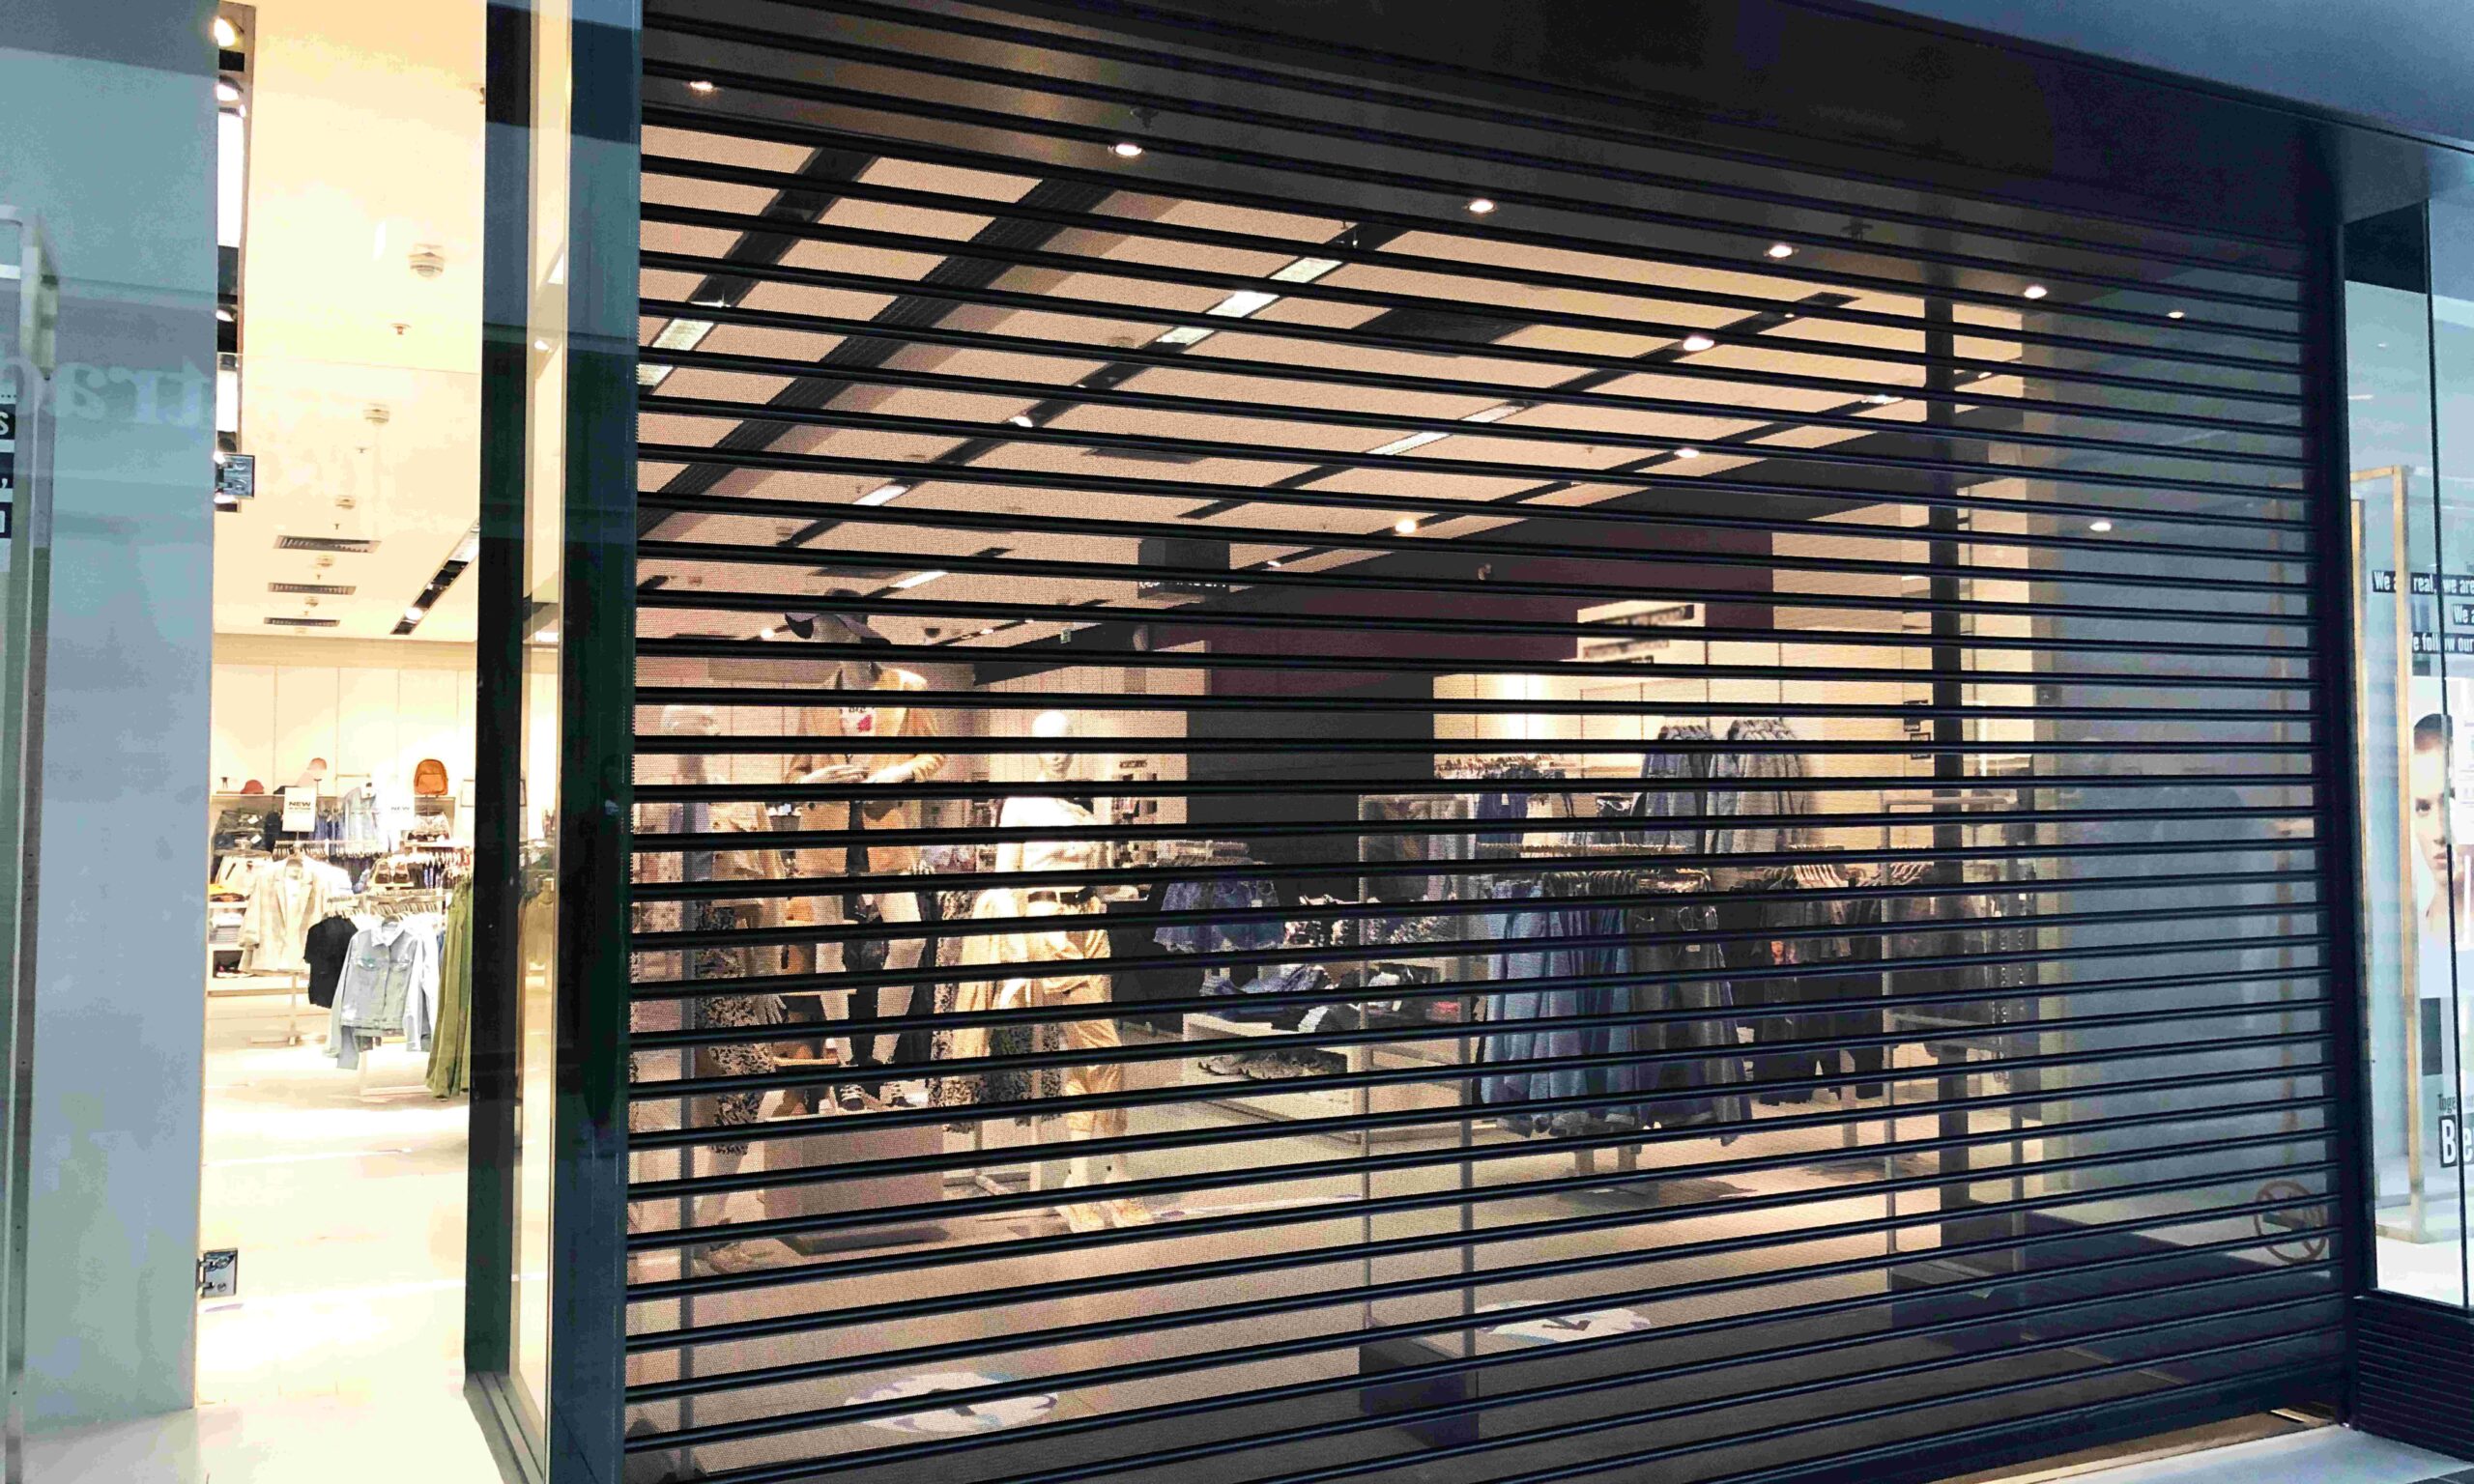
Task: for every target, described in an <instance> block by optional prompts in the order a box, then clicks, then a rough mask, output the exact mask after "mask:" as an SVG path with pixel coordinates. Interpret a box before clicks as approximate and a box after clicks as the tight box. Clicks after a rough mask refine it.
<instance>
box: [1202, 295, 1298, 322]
mask: <svg viewBox="0 0 2474 1484" xmlns="http://www.w3.org/2000/svg"><path fill="white" fill-rule="evenodd" d="M1279 302H1280V296H1279V295H1277V294H1271V293H1266V292H1264V291H1263V290H1261V289H1239V290H1238V291H1237V292H1236V293H1234V294H1231V295H1229V296H1228V297H1227V298H1226V299H1223V300H1221V301H1220V302H1218V303H1216V304H1214V305H1212V306H1211V307H1210V308H1208V309H1205V310H1204V311H1203V313H1205V314H1216V315H1218V316H1220V317H1221V318H1222V319H1223V320H1242V319H1244V318H1245V317H1246V316H1248V315H1250V314H1251V313H1253V312H1254V311H1255V310H1257V309H1266V308H1269V307H1270V306H1272V305H1273V304H1277V303H1279Z"/></svg>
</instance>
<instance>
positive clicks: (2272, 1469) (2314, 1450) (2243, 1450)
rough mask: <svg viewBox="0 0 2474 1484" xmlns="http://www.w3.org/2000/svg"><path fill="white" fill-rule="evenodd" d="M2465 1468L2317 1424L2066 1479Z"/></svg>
mask: <svg viewBox="0 0 2474 1484" xmlns="http://www.w3.org/2000/svg"><path fill="white" fill-rule="evenodd" d="M2466 1469H2467V1465H2466V1464H2465V1463H2464V1462H2463V1461H2461V1460H2458V1459H2452V1458H2447V1457H2443V1456H2442V1455H2440V1454H2437V1453H2427V1452H2425V1451H2423V1450H2422V1449H2420V1448H2409V1447H2407V1446H2405V1445H2404V1444H2403V1443H2402V1442H2390V1441H2388V1440H2386V1439H2384V1438H2373V1437H2370V1436H2368V1435H2366V1434H2362V1433H2357V1432H2354V1431H2352V1430H2351V1429H2348V1428H2342V1427H2322V1428H2316V1429H2314V1430H2313V1431H2310V1432H2307V1433H2293V1434H2289V1435H2287V1436H2286V1437H2283V1438H2263V1439H2260V1440H2259V1441H2256V1442H2238V1443H2234V1444H2232V1445H2231V1446H2229V1447H2223V1448H2211V1449H2208V1450H2207V1451H2205V1452H2202V1453H2186V1454H2183V1455H2181V1456H2180V1457H2177V1458H2167V1459H2158V1460H2155V1461H2153V1462H2149V1463H2140V1464H2127V1465H2123V1466H2121V1467H2119V1468H2114V1469H2105V1470H2097V1471H2095V1472H2092V1473H2081V1474H2076V1475H2073V1476H2071V1480H2070V1484H2426V1481H2429V1480H2435V1479H2446V1478H2453V1476H2454V1475H2456V1474H2457V1473H2459V1472H2460V1471H2464V1470H2466Z"/></svg>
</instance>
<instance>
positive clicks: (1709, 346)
mask: <svg viewBox="0 0 2474 1484" xmlns="http://www.w3.org/2000/svg"><path fill="white" fill-rule="evenodd" d="M1683 348H1684V349H1685V350H1687V351H1713V350H1716V349H1717V348H1718V342H1717V341H1715V340H1712V339H1711V338H1710V337H1709V336H1708V335H1686V336H1684V337H1683Z"/></svg>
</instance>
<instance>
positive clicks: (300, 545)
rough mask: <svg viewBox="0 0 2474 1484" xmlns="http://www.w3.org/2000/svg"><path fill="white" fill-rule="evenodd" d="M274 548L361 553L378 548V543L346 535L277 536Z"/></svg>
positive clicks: (292, 550)
mask: <svg viewBox="0 0 2474 1484" xmlns="http://www.w3.org/2000/svg"><path fill="white" fill-rule="evenodd" d="M274 549H275V550H276V551H278V552H352V553H355V554H360V553H365V552H374V551H376V550H378V543H377V542H375V541H357V540H353V539H351V538H348V537H345V536H277V537H275V538H274Z"/></svg>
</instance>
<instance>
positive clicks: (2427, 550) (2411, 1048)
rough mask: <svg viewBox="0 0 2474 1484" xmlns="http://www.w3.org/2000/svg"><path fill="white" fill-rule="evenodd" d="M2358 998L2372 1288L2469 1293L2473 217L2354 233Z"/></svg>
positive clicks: (2383, 220) (2453, 204)
mask: <svg viewBox="0 0 2474 1484" xmlns="http://www.w3.org/2000/svg"><path fill="white" fill-rule="evenodd" d="M2347 246H2348V258H2347V261H2348V265H2349V267H2348V278H2349V280H2350V281H2349V282H2348V283H2347V284H2346V286H2345V288H2346V312H2347V320H2348V324H2347V330H2348V357H2349V365H2348V368H2347V372H2348V381H2349V384H2350V385H2351V388H2352V389H2351V390H2350V391H2349V393H2348V405H2349V412H2350V414H2351V424H2352V426H2351V428H2350V435H2351V452H2352V461H2353V464H2354V473H2353V477H2352V493H2353V500H2352V511H2353V520H2354V533H2355V550H2354V575H2355V580H2356V584H2357V591H2358V597H2359V602H2360V604H2361V608H2360V612H2359V616H2358V619H2357V623H2356V629H2355V634H2354V645H2355V655H2356V663H2357V667H2358V674H2359V698H2360V699H2359V711H2360V716H2361V727H2362V733H2361V736H2362V750H2361V757H2362V768H2363V781H2364V800H2365V804H2364V810H2363V843H2364V850H2363V877H2364V907H2365V917H2364V921H2365V933H2366V938H2365V960H2366V977H2365V992H2366V997H2367V1002H2368V1008H2369V1012H2370V1013H2369V1017H2368V1018H2369V1024H2368V1029H2369V1032H2370V1039H2371V1084H2370V1095H2371V1099H2372V1117H2371V1123H2372V1133H2373V1185H2374V1199H2375V1203H2376V1212H2377V1222H2378V1228H2379V1235H2380V1237H2381V1239H2382V1240H2381V1241H2380V1243H2379V1248H2378V1272H2377V1279H2378V1283H2379V1285H2380V1286H2381V1287H2382V1288H2386V1289H2390V1290H2392V1291H2397V1292H2402V1293H2406V1294H2411V1295H2416V1296H2419V1297H2423V1298H2428V1299H2437V1300H2439V1301H2441V1302H2444V1303H2448V1304H2452V1305H2462V1304H2463V1303H2464V1302H2465V1301H2466V1293H2467V1289H2466V1277H2465V1269H2464V1260H2465V1259H2464V1233H2465V1211H2464V1175H2463V1171H2464V1166H2465V1159H2466V1148H2465V1141H2466V1134H2467V1131H2468V1127H2469V1125H2468V1119H2467V1108H2466V1103H2465V1092H2466V1089H2465V1077H2464V1070H2463V1068H2464V1058H2465V1052H2466V1048H2467V1046H2468V1045H2469V1043H2474V1017H2469V1014H2468V1004H2467V996H2466V990H2467V988H2468V985H2467V984H2466V971H2467V968H2468V957H2467V949H2468V945H2469V943H2474V902H2469V899H2468V896H2467V893H2468V891H2469V890H2474V870H2469V869H2468V867H2469V862H2468V859H2467V857H2466V855H2465V849H2466V842H2468V841H2469V840H2474V829H2470V828H2469V820H2468V818H2467V815H2466V810H2467V808H2468V806H2469V804H2474V736H2469V735H2468V733H2467V731H2466V728H2467V727H2468V725H2469V718H2474V694H2469V692H2468V691H2467V689H2466V687H2467V685H2468V682H2469V681H2474V555H2469V554H2474V485H2469V484H2468V482H2467V477H2468V476H2467V472H2466V471H2467V468H2468V466H2469V461H2474V422H2469V418H2474V402H2469V400H2468V397H2469V393H2468V391H2467V387H2468V385H2469V381H2468V379H2469V377H2474V214H2470V213H2469V208H2468V206H2467V205H2466V204H2465V202H2464V201H2463V200H2462V198H2461V196H2459V195H2448V194H2443V195H2441V196H2439V197H2436V198H2434V199H2433V200H2432V201H2431V203H2430V204H2429V205H2428V206H2427V207H2416V208H2409V209H2406V210H2403V211H2399V212H2395V213H2391V214H2387V215H2384V216H2380V217H2375V218H2373V219H2371V220H2369V221H2366V222H2362V223H2358V224H2356V225H2355V226H2354V227H2353V228H2351V229H2350V230H2349V234H2348V243H2347Z"/></svg>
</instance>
